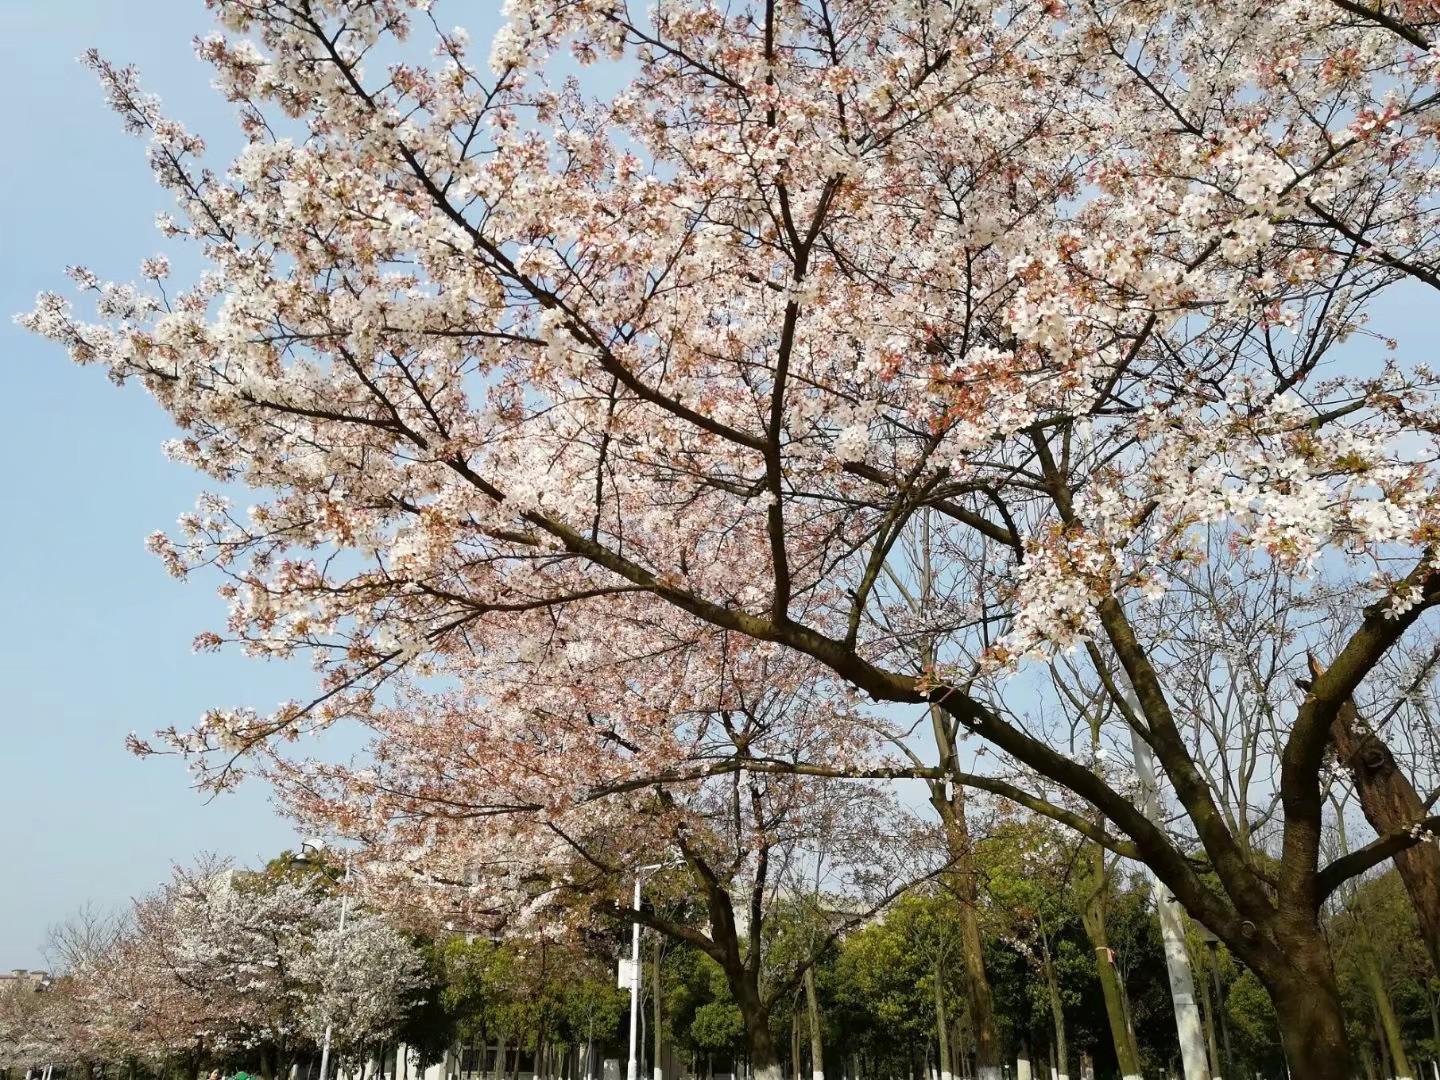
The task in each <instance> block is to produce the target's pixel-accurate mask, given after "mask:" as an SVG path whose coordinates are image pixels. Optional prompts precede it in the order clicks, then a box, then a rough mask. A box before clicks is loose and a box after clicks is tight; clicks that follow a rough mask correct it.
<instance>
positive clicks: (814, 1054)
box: [795, 964, 825, 1080]
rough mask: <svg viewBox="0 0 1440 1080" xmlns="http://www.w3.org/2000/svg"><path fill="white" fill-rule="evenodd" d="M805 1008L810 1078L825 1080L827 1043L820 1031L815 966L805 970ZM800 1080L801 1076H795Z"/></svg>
mask: <svg viewBox="0 0 1440 1080" xmlns="http://www.w3.org/2000/svg"><path fill="white" fill-rule="evenodd" d="M805 1008H806V1010H807V1011H808V1012H809V1014H810V1077H811V1080H825V1042H824V1039H823V1037H822V1032H821V1030H820V998H819V995H818V994H816V993H815V965H814V964H811V965H810V966H809V967H808V968H806V969H805ZM795 1077H796V1080H799V1077H800V1074H799V1073H798V1072H797V1073H796V1074H795Z"/></svg>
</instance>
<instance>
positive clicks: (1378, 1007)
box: [1361, 945, 1415, 1080]
mask: <svg viewBox="0 0 1440 1080" xmlns="http://www.w3.org/2000/svg"><path fill="white" fill-rule="evenodd" d="M1363 951H1364V956H1363V958H1362V959H1361V966H1362V968H1363V969H1364V972H1365V981H1366V982H1367V983H1369V985H1370V993H1371V994H1372V995H1373V996H1374V998H1375V1016H1376V1018H1377V1019H1378V1020H1379V1021H1380V1035H1381V1037H1382V1038H1383V1039H1384V1040H1385V1044H1386V1046H1387V1047H1388V1049H1389V1051H1390V1060H1391V1061H1392V1062H1393V1063H1394V1066H1395V1076H1396V1080H1415V1072H1414V1070H1413V1069H1411V1068H1410V1058H1409V1056H1408V1055H1407V1054H1406V1053H1405V1042H1404V1039H1403V1038H1402V1036H1401V1034H1400V1021H1399V1020H1398V1019H1397V1018H1396V1016H1395V1005H1394V1003H1393V1002H1392V1001H1391V1000H1390V991H1389V989H1388V988H1387V987H1386V985H1385V976H1384V975H1383V974H1381V972H1380V965H1379V964H1378V963H1376V960H1375V954H1374V953H1372V952H1371V951H1370V949H1369V947H1368V945H1367V946H1366V947H1365V948H1364V950H1363Z"/></svg>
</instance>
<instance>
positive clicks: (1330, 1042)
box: [1256, 932, 1350, 1080]
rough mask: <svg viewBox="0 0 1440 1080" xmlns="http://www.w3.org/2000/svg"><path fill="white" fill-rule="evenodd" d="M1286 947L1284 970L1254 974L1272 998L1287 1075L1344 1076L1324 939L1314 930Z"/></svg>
mask: <svg viewBox="0 0 1440 1080" xmlns="http://www.w3.org/2000/svg"><path fill="white" fill-rule="evenodd" d="M1287 951H1288V959H1289V961H1290V967H1291V970H1290V971H1289V972H1288V973H1287V974H1285V975H1284V976H1282V977H1281V978H1278V979H1276V978H1266V977H1265V975H1264V974H1262V973H1260V972H1257V973H1256V974H1257V975H1260V978H1261V981H1262V982H1264V983H1265V984H1266V989H1268V990H1269V991H1270V999H1271V1001H1273V1002H1274V1004H1275V1012H1276V1015H1277V1016H1278V1018H1279V1022H1280V1041H1281V1045H1282V1047H1283V1048H1284V1051H1285V1059H1286V1062H1287V1063H1288V1065H1289V1068H1290V1075H1291V1077H1292V1078H1293V1080H1302V1078H1303V1080H1348V1078H1349V1076H1350V1047H1349V1043H1348V1040H1347V1039H1346V1035H1345V1014H1344V1012H1343V1011H1342V1010H1341V1008H1340V995H1339V993H1338V992H1337V990H1336V988H1335V977H1334V975H1333V973H1332V972H1331V970H1330V955H1329V950H1328V949H1327V948H1326V947H1325V942H1324V939H1323V938H1321V937H1320V936H1319V934H1318V932H1317V933H1316V934H1315V936H1314V938H1313V940H1311V941H1305V942H1290V943H1289V948H1288V950H1287Z"/></svg>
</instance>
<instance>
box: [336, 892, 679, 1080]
mask: <svg viewBox="0 0 1440 1080" xmlns="http://www.w3.org/2000/svg"><path fill="white" fill-rule="evenodd" d="M653 869H655V867H653V866H642V867H641V868H640V869H639V870H637V871H636V872H635V903H634V907H635V910H636V911H639V910H640V875H641V874H642V873H644V872H645V871H646V870H653ZM639 1024H640V924H639V923H638V922H632V923H631V924H630V1067H629V1068H628V1069H627V1070H626V1071H625V1077H626V1080H640V1060H639V1058H637V1057H636V1054H637V1053H638V1052H639V1046H638V1044H637V1042H636V1034H637V1032H638V1028H639ZM320 1080H325V1077H323V1076H322V1077H320Z"/></svg>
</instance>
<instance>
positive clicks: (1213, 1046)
mask: <svg viewBox="0 0 1440 1080" xmlns="http://www.w3.org/2000/svg"><path fill="white" fill-rule="evenodd" d="M1191 967H1192V968H1194V969H1195V970H1198V971H1199V972H1200V978H1199V979H1197V980H1196V981H1195V988H1196V989H1197V990H1198V991H1199V992H1200V1016H1201V1019H1202V1020H1203V1021H1204V1024H1205V1049H1206V1051H1207V1053H1208V1054H1209V1058H1210V1076H1211V1078H1212V1080H1220V1077H1221V1073H1222V1068H1221V1065H1220V1041H1219V1039H1217V1038H1216V1037H1215V1025H1216V1016H1215V1010H1216V1008H1217V1007H1218V1006H1216V1005H1213V1004H1211V996H1210V986H1209V983H1207V982H1206V980H1205V965H1204V964H1203V963H1199V964H1192V965H1191Z"/></svg>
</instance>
